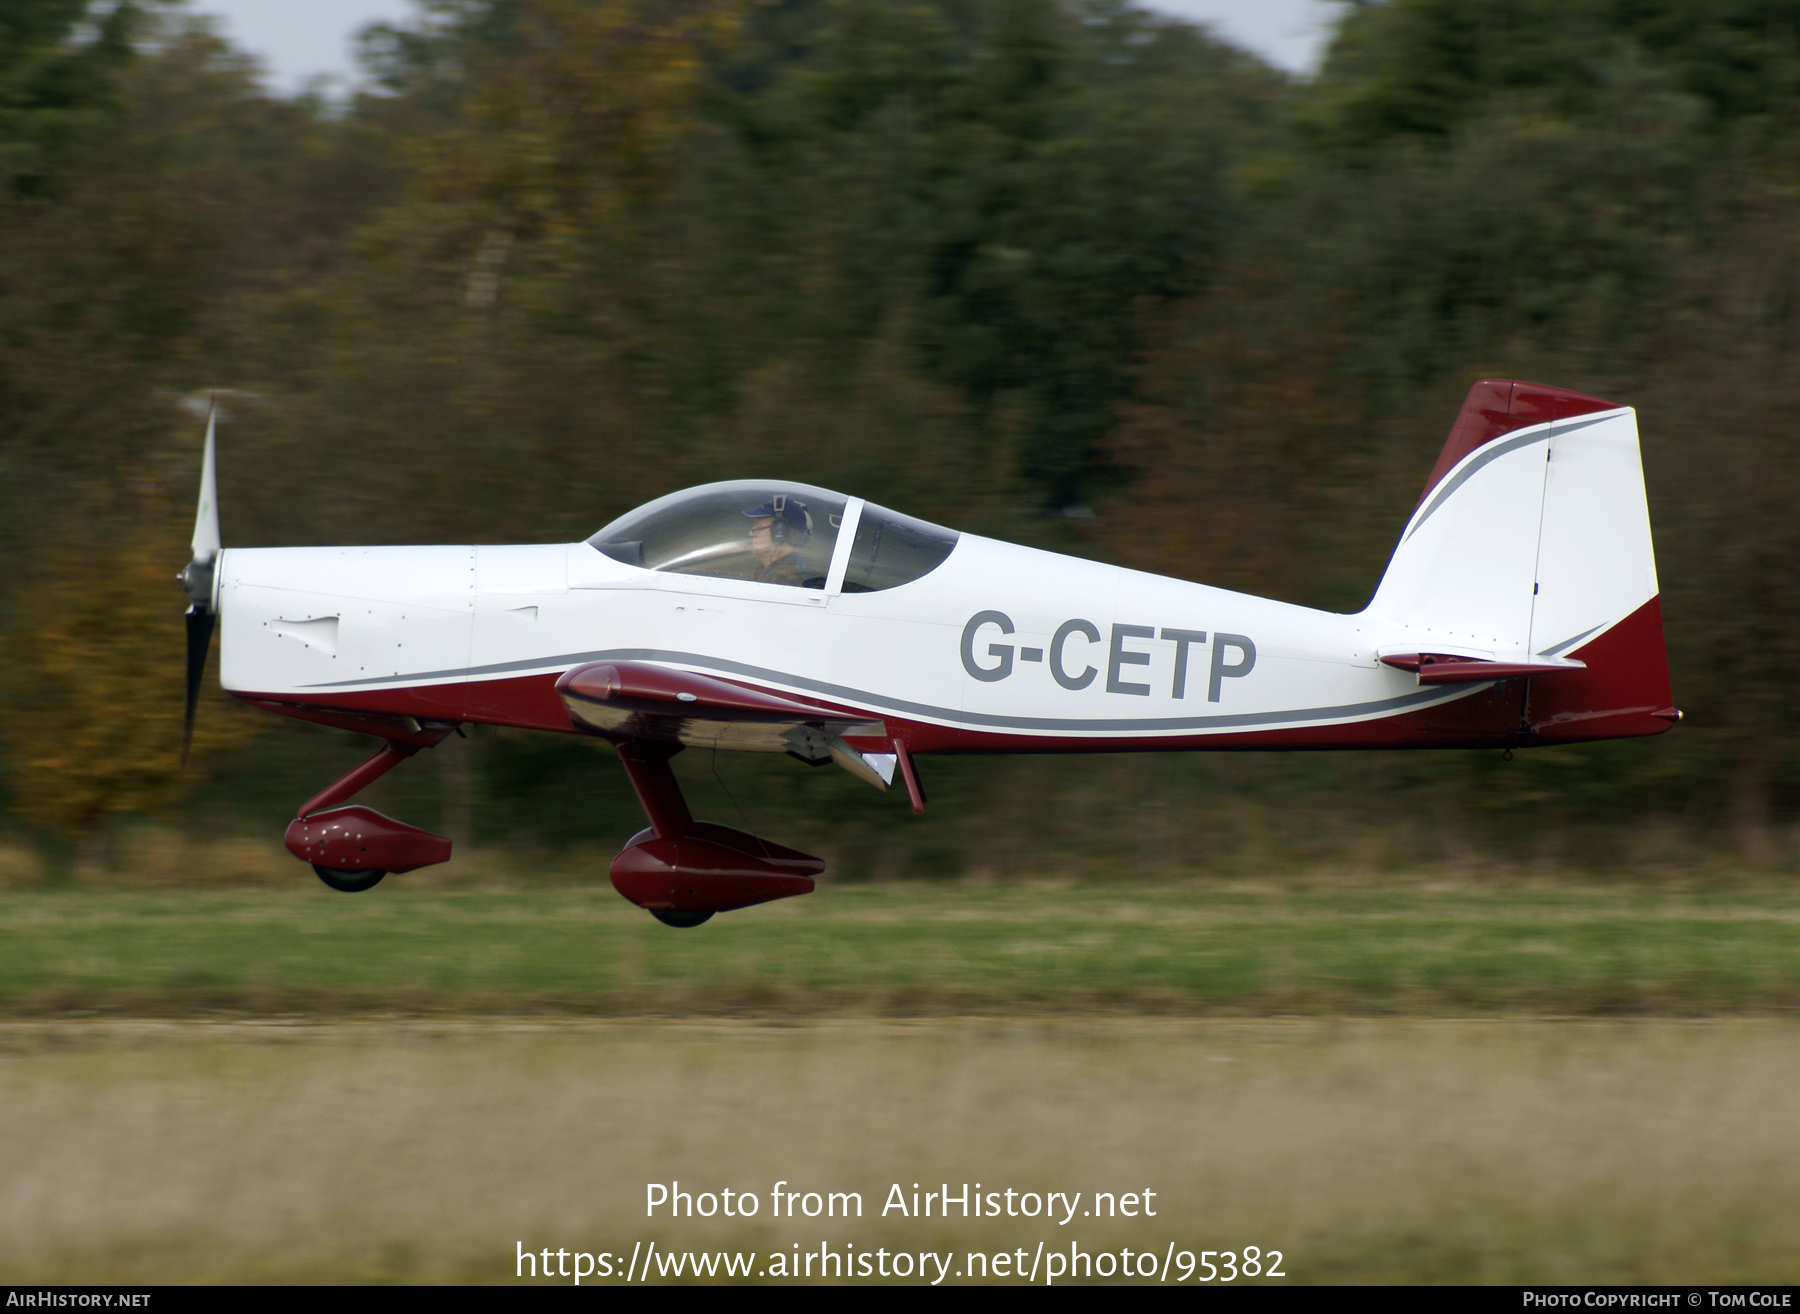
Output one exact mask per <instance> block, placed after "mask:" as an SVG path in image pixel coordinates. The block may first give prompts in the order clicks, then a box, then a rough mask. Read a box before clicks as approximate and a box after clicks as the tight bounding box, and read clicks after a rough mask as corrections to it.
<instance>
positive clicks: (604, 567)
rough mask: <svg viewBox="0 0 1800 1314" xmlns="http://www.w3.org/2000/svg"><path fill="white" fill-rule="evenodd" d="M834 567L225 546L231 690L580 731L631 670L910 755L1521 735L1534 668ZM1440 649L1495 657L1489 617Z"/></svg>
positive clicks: (958, 545) (1330, 621)
mask: <svg viewBox="0 0 1800 1314" xmlns="http://www.w3.org/2000/svg"><path fill="white" fill-rule="evenodd" d="M847 550H848V546H847V540H846V541H844V542H840V543H839V545H838V551H839V552H845V551H847ZM834 564H835V563H834ZM825 567H826V563H825V562H820V563H819V569H820V570H822V571H824V570H825ZM842 579H843V570H842V568H841V565H840V566H838V568H837V569H836V570H834V571H829V572H827V580H828V582H827V585H826V586H825V587H815V588H795V587H791V586H785V585H782V584H773V583H760V582H757V581H755V580H752V579H742V578H721V577H714V576H710V575H701V574H687V573H679V572H676V571H670V570H653V569H647V568H644V567H641V566H635V565H631V564H628V563H626V562H622V561H619V560H615V559H614V558H613V557H612V556H609V555H607V554H606V553H605V552H602V551H601V550H599V549H598V548H596V547H595V546H593V545H591V544H590V543H585V542H583V543H572V544H546V545H523V546H451V547H333V548H266V549H232V550H230V551H227V552H225V553H223V554H222V556H221V558H220V561H219V586H218V608H219V613H220V617H221V621H222V646H223V653H222V668H221V670H222V682H223V684H224V686H225V688H226V689H228V690H230V691H231V692H233V693H235V694H237V695H239V696H240V697H244V698H247V699H250V700H252V701H255V702H257V703H259V704H261V705H264V706H269V707H270V708H271V710H288V709H290V708H291V709H294V710H295V711H296V712H301V713H302V714H304V709H314V710H317V709H336V710H341V711H343V712H346V713H358V712H360V713H379V714H385V715H389V716H401V717H412V718H418V719H421V720H426V719H429V720H434V721H453V722H487V723H493V724H499V725H511V726H523V727H530V728H536V729H543V730H556V731H571V730H574V729H575V727H574V726H573V725H572V724H571V722H570V718H569V716H568V713H567V711H566V709H565V708H564V706H563V705H562V702H561V701H560V700H559V698H558V697H557V696H556V693H555V690H554V686H555V682H556V680H557V679H558V678H559V677H560V676H561V675H562V674H563V673H565V672H566V671H569V670H570V669H572V668H574V667H577V666H580V665H583V664H585V663H589V662H596V661H606V660H615V661H641V662H653V663H662V664H666V665H669V666H672V667H678V668H681V669H685V670H691V671H698V672H703V673H706V674H709V675H714V676H719V677H722V678H725V679H728V680H732V681H737V682H742V683H745V684H749V685H754V686H756V687H760V688H765V689H770V690H777V691H781V692H783V693H787V694H791V695H794V696H796V697H798V698H801V699H804V700H808V701H811V702H814V703H817V704H819V705H821V706H826V707H830V708H834V709H839V710H849V711H853V712H856V713H858V714H860V715H864V716H866V717H868V718H869V719H871V720H881V721H883V722H885V723H886V724H887V726H888V727H889V730H890V732H891V733H893V734H895V735H898V736H901V737H903V738H904V739H905V740H906V742H907V744H908V745H909V747H910V748H911V749H912V750H913V751H915V752H1005V751H1032V752H1042V751H1101V750H1120V749H1170V748H1220V749H1224V748H1259V747H1318V748H1351V747H1409V746H1410V747H1417V746H1442V747H1454V746H1506V745H1511V744H1512V743H1515V742H1517V740H1518V734H1519V723H1520V703H1521V698H1522V691H1521V689H1520V688H1519V686H1520V685H1522V684H1523V683H1525V682H1523V681H1517V682H1510V683H1509V682H1499V683H1493V684H1477V685H1457V686H1448V687H1446V686H1421V685H1420V683H1419V682H1418V679H1417V677H1416V676H1415V675H1413V674H1412V673H1410V672H1408V671H1404V670H1397V669H1395V668H1393V667H1391V666H1387V665H1384V664H1383V663H1382V662H1381V660H1380V657H1381V656H1382V655H1384V654H1386V653H1392V652H1397V651H1418V650H1420V647H1421V644H1422V643H1423V642H1425V641H1426V640H1425V636H1421V635H1420V634H1418V633H1415V632H1412V631H1410V630H1409V629H1408V627H1406V626H1404V625H1400V624H1397V623H1395V622H1392V621H1387V620H1383V619H1382V618H1381V617H1379V616H1376V615H1374V614H1372V613H1369V612H1364V613H1362V614H1358V615H1340V614H1336V613H1331V612H1324V611H1318V610H1313V609H1310V608H1306V607H1299V606H1294V605H1291V604H1287V603H1281V602H1276V601H1271V600H1268V599H1264V598H1257V597H1252V596H1249V595H1245V594H1240V593H1233V592H1229V591H1226V590H1223V589H1217V588H1211V587H1208V586H1206V585H1203V584H1195V583H1188V582H1184V581H1181V580H1175V579H1169V578H1165V577H1162V576H1157V575H1151V574H1147V573H1144V572H1140V571H1133V570H1126V569H1123V568H1120V567H1116V566H1110V565H1106V564H1103V563H1099V562H1094V561H1087V560H1082V559H1079V558H1073V557H1067V556H1061V555H1058V554H1054V553H1050V552H1044V551H1040V550H1037V549H1033V548H1026V547H1020V546H1017V545H1014V544H1008V543H1002V542H998V541H995V540H992V539H985V538H980V537H977V536H974V535H970V534H963V535H960V536H957V537H956V540H955V546H954V548H953V549H952V550H951V551H950V552H949V554H948V556H947V557H945V558H944V559H943V561H942V562H941V564H939V565H937V566H935V567H934V568H932V569H930V570H929V571H927V572H926V573H925V574H923V575H921V576H920V577H918V578H916V579H913V580H911V581H910V582H907V583H903V584H901V585H899V586H897V587H885V588H882V589H880V590H878V591H868V592H850V591H844V590H843V589H842V588H841V587H832V586H831V584H833V583H836V584H839V585H841V582H842ZM1484 643H1485V644H1487V645H1488V646H1485V647H1484ZM1429 645H1430V647H1431V650H1433V651H1442V652H1466V653H1468V654H1470V655H1473V656H1490V657H1491V656H1492V655H1493V653H1492V643H1491V640H1489V639H1488V638H1487V636H1483V635H1480V634H1473V633H1472V634H1469V635H1466V636H1461V635H1447V634H1442V633H1440V634H1436V635H1434V636H1430V640H1429Z"/></svg>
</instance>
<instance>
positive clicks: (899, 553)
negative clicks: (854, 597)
mask: <svg viewBox="0 0 1800 1314" xmlns="http://www.w3.org/2000/svg"><path fill="white" fill-rule="evenodd" d="M956 539H957V535H956V531H955V530H951V529H942V528H939V527H938V526H937V525H933V524H928V523H926V522H925V521H923V520H914V519H913V518H912V517H911V516H903V515H901V514H899V513H898V512H896V511H888V510H886V509H884V508H882V507H878V506H875V505H874V504H873V503H865V504H864V506H863V512H862V519H861V520H859V521H857V523H856V539H855V541H854V542H852V543H851V545H850V565H849V568H848V569H846V570H845V571H844V592H845V593H874V592H876V591H877V590H880V589H891V588H894V587H895V586H896V585H900V584H910V583H911V582H912V581H913V580H915V579H918V578H919V576H921V575H924V574H926V573H928V572H930V571H933V570H936V569H937V568H938V567H939V566H941V565H943V564H944V558H946V557H948V556H949V555H950V550H951V549H952V548H954V547H955V546H956Z"/></svg>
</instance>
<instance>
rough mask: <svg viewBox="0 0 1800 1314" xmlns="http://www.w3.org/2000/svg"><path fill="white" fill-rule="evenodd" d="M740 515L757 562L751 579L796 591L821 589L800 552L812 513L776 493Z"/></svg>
mask: <svg viewBox="0 0 1800 1314" xmlns="http://www.w3.org/2000/svg"><path fill="white" fill-rule="evenodd" d="M744 514H745V515H747V516H749V517H750V551H751V552H752V553H753V554H754V555H755V557H756V560H757V567H756V572H755V573H754V574H753V575H751V576H750V578H751V579H753V580H756V581H757V582H758V583H762V584H791V585H793V586H795V587H796V588H814V589H817V588H823V587H824V586H825V581H824V579H823V578H821V577H820V576H819V575H817V574H815V573H814V571H813V570H812V569H811V568H810V567H809V566H808V565H807V562H806V556H805V552H804V549H805V547H806V545H807V543H808V541H809V540H811V538H812V532H813V522H812V513H811V512H810V511H808V510H807V509H806V503H804V502H801V501H797V500H795V499H794V498H792V497H790V496H789V495H788V494H786V493H777V494H775V496H773V497H771V498H770V499H769V500H768V501H766V502H764V503H763V504H762V505H761V506H756V507H752V508H751V509H750V510H748V511H746V512H744Z"/></svg>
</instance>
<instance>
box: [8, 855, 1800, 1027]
mask: <svg viewBox="0 0 1800 1314" xmlns="http://www.w3.org/2000/svg"><path fill="white" fill-rule="evenodd" d="M1796 1006H1800V888H1796V887H1794V886H1789V885H1782V884H1774V883H1769V884H1761V885H1751V886H1743V887H1738V888H1728V889H1724V890H1712V891H1703V890H1693V889H1688V890H1682V889H1676V888H1667V887H1656V886H1648V885H1611V886H1606V885H1585V886H1584V885H1575V884H1567V883H1556V882H1549V881H1515V882H1502V883H1497V884H1496V883H1485V884H1477V883H1466V884H1460V885H1458V884H1444V885H1432V884H1429V883H1425V882H1415V883H1412V884H1395V883H1388V884H1383V885H1374V886H1368V887H1362V888H1359V887H1356V886H1345V885H1331V884H1328V883H1325V882H1318V883H1316V884H1311V885H1309V884H1307V883H1305V882H1293V883H1288V884H1283V885H1277V884H1270V885H1266V886H1256V885H1250V884H1238V885H1231V884H1223V883H1200V882H1182V881H1165V882H1155V883H1151V882H1136V883H1125V882H1121V883H1115V884H1106V885H1101V884H1069V885H1065V886H1062V887H1057V886H1054V885H1037V886H1030V887H1020V886H1016V885H1012V886H988V887H983V886H978V885H971V884H966V883H908V884H889V885H848V886H835V887H826V888H823V889H821V890H820V892H819V893H817V894H814V895H811V896H808V897H806V898H804V899H796V900H792V901H788V902H784V903H777V904H770V905H766V906H764V907H760V908H753V909H748V910H745V911H742V912H738V913H731V914H725V915H723V916H720V917H718V918H715V919H714V920H713V921H712V922H711V923H709V924H708V925H706V926H703V927H700V928H698V929H695V930H687V931H675V930H670V929H668V928H665V927H663V926H660V925H658V924H657V923H655V922H653V921H652V920H651V919H650V917H649V916H648V915H647V914H645V913H643V912H640V911H639V910H637V909H635V908H632V907H630V906H629V905H627V904H625V903H624V902H623V901H622V900H620V899H619V898H618V896H617V895H616V894H614V893H613V891H612V890H611V888H610V887H609V886H607V885H606V884H604V883H603V882H601V883H592V882H590V883H584V884H572V883H566V882H563V883H547V882H543V881H536V882H531V881H520V882H515V883H514V884H513V885H512V886H511V887H510V888H505V887H499V886H491V885H490V886H476V887H473V888H453V887H450V888H447V887H443V886H436V887H434V886H431V885H428V884H425V883H424V882H420V883H417V884H415V885H412V886H410V887H409V885H408V883H407V881H406V878H404V877H400V878H392V879H390V881H388V882H387V883H385V884H384V885H382V886H381V887H378V888H377V889H376V890H374V891H371V892H370V893H368V894H365V895H357V896H344V895H338V894H333V893H331V892H329V891H327V890H325V889H324V888H323V887H322V886H320V885H319V884H318V883H317V882H316V881H313V880H311V879H310V878H306V877H305V876H304V873H303V871H302V872H296V873H295V875H294V878H293V880H291V881H290V882H288V883H285V884H280V885H269V886H261V887H244V888H239V889H232V890H204V889H151V890H117V889H115V890H87V889H80V888H68V889H60V890H39V891H16V890H15V891H11V892H7V893H4V894H0V1015H11V1016H15V1017H32V1016H53V1017H64V1016H68V1015H70V1014H71V1013H99V1014H115V1015H117V1014H124V1015H157V1016H168V1015H188V1016H191V1015H209V1016H216V1015H220V1014H228V1015H239V1016H255V1017H262V1016H270V1015H313V1016H319V1015H323V1016H329V1017H339V1016H343V1015H345V1014H346V1013H371V1012H375V1013H395V1012H398V1013H406V1014H418V1013H427V1014H430V1013H453V1014H463V1013H468V1014H494V1013H501V1014H519V1013H560V1014H571V1015H581V1016H643V1015H651V1016H675V1017H693V1016H701V1017H708V1016H713V1017H716V1016H749V1017H770V1016H775V1017H806V1016H821V1015H845V1014H849V1015H857V1016H867V1015H874V1016H925V1015H941V1014H944V1013H952V1014H970V1013H973V1014H1005V1015H1014V1014H1019V1013H1026V1014H1031V1013H1037V1014H1044V1013H1068V1012H1088V1011H1093V1010H1100V1011H1105V1012H1114V1013H1129V1014H1132V1015H1157V1014H1162V1015H1192V1014H1211V1015H1271V1014H1274V1015H1289V1014H1301V1015H1309V1014H1311V1015H1321V1014H1340V1015H1371V1016H1381V1015H1411V1016H1433V1017H1436V1016H1446V1015H1451V1016H1463V1015H1470V1016H1495V1015H1506V1014H1526V1015H1531V1016H1544V1015H1553V1016H1616V1015H1646V1014H1655V1015H1665V1016H1706V1015H1717V1014H1741V1013H1787V1012H1790V1011H1792V1010H1794V1009H1795V1008H1796Z"/></svg>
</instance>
